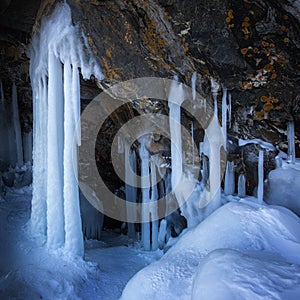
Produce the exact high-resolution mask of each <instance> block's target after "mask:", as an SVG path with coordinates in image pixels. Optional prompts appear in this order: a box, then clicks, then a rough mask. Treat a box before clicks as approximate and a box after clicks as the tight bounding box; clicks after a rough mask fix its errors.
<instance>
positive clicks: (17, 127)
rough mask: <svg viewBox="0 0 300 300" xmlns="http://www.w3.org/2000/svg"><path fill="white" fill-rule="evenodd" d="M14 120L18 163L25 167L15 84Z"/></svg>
mask: <svg viewBox="0 0 300 300" xmlns="http://www.w3.org/2000/svg"><path fill="white" fill-rule="evenodd" d="M12 118H13V127H14V137H15V143H16V156H17V157H16V159H17V160H16V163H17V165H18V166H19V167H21V166H23V163H24V162H23V145H22V132H21V124H20V117H19V106H18V95H17V87H16V84H15V82H14V83H13V86H12Z"/></svg>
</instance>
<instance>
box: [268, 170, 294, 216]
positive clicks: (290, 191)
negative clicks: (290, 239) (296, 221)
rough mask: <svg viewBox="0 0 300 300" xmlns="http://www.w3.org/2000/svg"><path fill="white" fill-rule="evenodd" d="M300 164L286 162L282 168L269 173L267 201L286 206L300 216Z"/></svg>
mask: <svg viewBox="0 0 300 300" xmlns="http://www.w3.org/2000/svg"><path fill="white" fill-rule="evenodd" d="M299 166H300V164H284V165H283V167H282V168H278V169H275V170H273V171H271V172H270V173H269V176H268V186H267V192H266V195H265V201H266V202H267V203H269V204H275V205H281V206H285V207H287V208H289V209H291V210H292V211H293V212H295V213H296V214H298V215H299V216H300V198H299V195H300V168H299ZM297 168H299V169H297Z"/></svg>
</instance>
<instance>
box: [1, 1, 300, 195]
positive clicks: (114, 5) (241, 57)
mask: <svg viewBox="0 0 300 300" xmlns="http://www.w3.org/2000/svg"><path fill="white" fill-rule="evenodd" d="M56 2H57V1H55V0H51V1H50V0H48V1H47V0H46V1H42V4H41V1H37V0H30V1H27V2H26V3H28V4H26V7H25V4H24V2H22V1H20V0H11V1H8V0H7V1H6V4H5V5H4V4H3V6H1V10H0V13H1V21H0V25H1V28H2V29H1V33H2V35H1V36H2V38H1V44H2V45H4V48H3V49H4V50H3V51H2V52H1V55H0V62H1V65H3V68H1V70H3V71H2V72H1V73H0V75H1V76H0V77H1V78H2V79H4V81H5V82H7V83H10V82H11V81H12V79H13V78H14V77H16V80H17V85H18V87H19V90H20V93H21V94H22V95H24V96H23V98H22V97H21V102H22V105H23V104H24V105H23V106H24V108H23V109H22V113H21V115H22V118H23V119H30V116H31V114H30V110H31V106H30V101H31V95H30V86H29V83H28V82H29V78H28V59H27V58H26V57H25V49H26V45H27V44H28V42H29V36H30V32H31V31H32V28H33V25H34V23H35V22H36V23H37V24H38V22H39V20H40V18H41V16H42V15H43V14H49V13H50V12H51V10H52V9H53V7H54V5H55V3H56ZM67 3H68V4H69V5H70V7H71V10H72V14H73V20H74V23H79V24H80V26H81V27H82V29H83V31H84V32H85V35H86V36H87V40H88V43H89V44H90V46H91V48H92V50H93V52H94V54H95V56H96V57H97V58H98V60H99V63H100V65H101V66H102V69H103V72H104V73H105V79H104V80H103V81H101V82H97V84H98V86H99V87H101V88H104V87H106V86H109V85H112V84H114V83H117V82H121V81H124V80H127V79H132V78H138V77H145V76H157V77H168V78H172V77H173V75H177V76H178V77H179V80H180V81H181V82H184V83H186V84H188V85H190V81H191V76H192V74H193V72H197V74H198V76H197V91H198V92H199V93H200V94H201V95H202V96H203V97H205V98H207V99H208V100H210V99H211V91H210V79H211V78H212V77H213V78H215V79H216V80H217V81H218V82H219V83H222V84H224V85H226V87H227V88H228V90H229V92H230V93H231V95H232V111H233V116H232V122H231V127H230V128H229V130H228V136H229V138H230V139H231V140H232V142H233V144H232V147H231V148H230V149H231V150H232V151H231V152H230V153H229V154H230V156H231V157H230V158H231V159H235V160H236V162H237V164H239V165H240V166H241V167H240V168H243V166H244V165H245V168H246V169H247V168H248V172H250V173H251V174H252V173H254V171H253V170H252V171H251V164H252V165H253V163H251V162H253V161H252V160H251V157H252V156H253V155H252V154H255V155H256V154H257V149H256V147H252V146H251V147H250V146H249V147H248V146H247V147H245V148H244V149H243V151H241V149H237V148H236V147H235V145H236V144H237V143H236V141H237V139H238V138H242V139H249V138H260V139H263V140H265V141H268V142H271V143H273V144H277V145H278V146H279V147H280V148H281V149H282V150H285V148H286V140H287V138H286V134H285V130H286V122H287V120H288V119H291V118H293V119H294V120H295V122H296V126H295V128H296V149H297V150H296V151H297V156H300V151H299V149H300V148H299V145H300V142H299V139H300V132H299V131H300V93H299V92H300V91H299V90H300V85H299V81H300V77H299V76H300V68H299V67H300V54H299V53H300V52H299V48H300V39H299V37H300V23H299V21H300V14H299V13H300V9H299V1H287V0H266V1H261V0H255V1H249V0H243V1H234V0H227V1H224V0H212V1H204V0H201V1H186V0H157V1H154V0H143V1H140V0H116V1H108V0H106V1H105V0H102V1H98V0H93V1H87V0H76V1H75V0H67ZM4 15H5V17H4ZM7 16H11V17H12V18H10V19H9V18H8V17H7ZM9 20H10V21H9ZM6 49H7V50H6ZM100 91H101V89H99V88H97V86H96V84H95V82H94V81H93V80H91V81H89V82H83V81H82V98H83V99H84V100H87V101H88V100H91V99H92V98H93V97H94V96H95V95H97V94H98V93H99V92H100ZM221 96H222V95H221V93H220V94H219V95H218V98H219V100H220V101H219V103H220V106H221ZM25 104H26V105H25ZM22 105H21V106H22ZM142 110H143V108H142V106H141V105H139V104H137V105H133V107H131V108H127V109H124V111H122V112H121V113H120V114H121V116H119V117H114V116H112V118H111V119H112V120H111V125H110V126H107V128H106V129H105V131H106V136H111V135H113V133H114V132H115V131H116V128H118V126H119V125H118V124H117V123H118V120H120V119H121V120H122V119H124V120H128V119H130V117H131V116H132V115H135V114H139V113H141V112H142ZM162 110H165V109H162ZM219 111H221V107H220V109H219ZM122 114H123V116H122ZM183 119H185V120H186V122H187V124H188V122H189V120H188V119H189V118H188V117H186V116H184V117H183ZM25 123H26V122H25ZM27 123H30V122H27ZM194 130H195V132H199V133H200V132H202V131H203V130H202V129H201V128H199V127H197V126H195V129H194ZM201 130H202V131H201ZM199 139H200V140H201V138H199ZM106 145H107V143H104V142H103V143H102V142H100V144H99V149H98V150H99V151H98V152H99V153H102V155H104V156H105V155H106V154H107V153H108V151H109V149H108V148H107V147H106ZM268 157H269V159H268ZM268 157H267V166H266V170H269V169H271V168H272V160H273V158H274V155H270V156H268ZM252 168H254V167H252ZM253 185H255V182H254V183H252V184H250V186H251V188H250V187H249V189H250V190H251V189H252V186H253Z"/></svg>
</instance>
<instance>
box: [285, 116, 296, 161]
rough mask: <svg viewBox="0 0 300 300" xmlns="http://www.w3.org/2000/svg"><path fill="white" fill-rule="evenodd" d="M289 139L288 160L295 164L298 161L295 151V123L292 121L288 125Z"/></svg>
mask: <svg viewBox="0 0 300 300" xmlns="http://www.w3.org/2000/svg"><path fill="white" fill-rule="evenodd" d="M287 139H288V160H289V161H290V163H292V164H294V163H295V160H296V151H295V123H294V121H293V120H290V121H289V122H288V125H287Z"/></svg>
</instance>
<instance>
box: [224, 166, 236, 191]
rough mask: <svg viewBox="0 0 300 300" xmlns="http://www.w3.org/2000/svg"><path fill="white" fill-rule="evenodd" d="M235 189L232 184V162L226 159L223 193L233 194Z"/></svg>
mask: <svg viewBox="0 0 300 300" xmlns="http://www.w3.org/2000/svg"><path fill="white" fill-rule="evenodd" d="M234 190H235V184H234V162H233V161H227V165H226V173H225V182H224V194H225V195H233V194H234Z"/></svg>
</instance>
